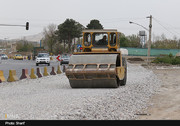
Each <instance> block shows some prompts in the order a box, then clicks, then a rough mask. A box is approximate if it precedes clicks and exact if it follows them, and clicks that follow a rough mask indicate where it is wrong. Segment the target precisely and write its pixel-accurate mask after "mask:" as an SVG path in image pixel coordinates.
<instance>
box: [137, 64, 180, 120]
mask: <svg viewBox="0 0 180 126" xmlns="http://www.w3.org/2000/svg"><path fill="white" fill-rule="evenodd" d="M147 69H150V70H152V71H153V72H154V73H155V74H156V75H157V77H158V78H159V79H160V80H161V81H162V85H161V87H160V88H159V90H158V92H157V94H156V95H154V96H153V97H152V99H151V100H150V101H149V104H150V103H152V104H153V105H152V106H150V107H149V108H148V109H147V110H145V111H144V112H143V113H144V114H142V115H140V116H139V118H138V119H140V120H179V119H180V67H179V66H149V68H147Z"/></svg>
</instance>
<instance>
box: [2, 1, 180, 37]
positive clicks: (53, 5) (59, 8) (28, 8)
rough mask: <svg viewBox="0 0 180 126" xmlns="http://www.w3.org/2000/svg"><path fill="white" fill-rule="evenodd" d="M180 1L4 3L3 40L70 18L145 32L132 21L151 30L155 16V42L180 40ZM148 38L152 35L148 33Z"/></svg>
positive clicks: (123, 29) (57, 23) (107, 27)
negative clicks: (151, 17)
mask: <svg viewBox="0 0 180 126" xmlns="http://www.w3.org/2000/svg"><path fill="white" fill-rule="evenodd" d="M179 12H180V0H0V24H13V25H25V23H26V22H29V24H30V29H29V30H25V27H15V26H0V39H6V40H7V39H15V38H21V37H23V36H29V35H35V34H38V33H41V32H43V29H44V28H45V27H47V26H48V25H49V24H56V25H59V24H61V23H63V22H64V21H65V20H66V19H67V18H70V19H74V20H75V21H77V22H79V23H81V24H82V25H84V26H87V24H89V23H90V20H92V19H97V20H99V21H100V23H101V24H102V25H103V27H104V29H117V30H118V31H119V32H122V33H124V34H125V35H132V34H138V33H139V31H142V30H145V29H143V28H142V27H140V26H138V25H135V24H130V23H129V21H133V22H135V23H138V24H140V25H142V26H144V27H146V28H149V18H146V17H147V16H150V15H152V16H153V29H152V34H153V37H152V39H155V36H161V35H162V34H164V35H165V36H166V37H167V38H170V39H173V38H174V37H175V36H176V37H177V38H178V39H180V15H179ZM147 35H148V31H147Z"/></svg>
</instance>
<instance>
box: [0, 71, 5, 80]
mask: <svg viewBox="0 0 180 126" xmlns="http://www.w3.org/2000/svg"><path fill="white" fill-rule="evenodd" d="M0 80H1V82H4V81H6V79H5V77H4V73H3V71H2V70H0Z"/></svg>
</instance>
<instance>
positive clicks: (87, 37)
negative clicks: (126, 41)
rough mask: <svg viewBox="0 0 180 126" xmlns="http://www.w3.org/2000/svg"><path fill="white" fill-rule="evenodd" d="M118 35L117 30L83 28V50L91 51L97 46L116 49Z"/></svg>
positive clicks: (109, 49) (111, 49)
mask: <svg viewBox="0 0 180 126" xmlns="http://www.w3.org/2000/svg"><path fill="white" fill-rule="evenodd" d="M119 36H120V33H119V32H117V30H111V29H110V30H107V29H106V30H84V31H83V52H92V51H93V50H95V49H98V48H101V49H102V48H103V49H107V51H117V48H118V47H117V46H118V45H117V43H118V41H119Z"/></svg>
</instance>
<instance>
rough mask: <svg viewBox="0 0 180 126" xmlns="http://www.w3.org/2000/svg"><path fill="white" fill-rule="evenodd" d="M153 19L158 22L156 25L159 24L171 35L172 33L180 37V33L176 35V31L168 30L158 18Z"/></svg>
mask: <svg viewBox="0 0 180 126" xmlns="http://www.w3.org/2000/svg"><path fill="white" fill-rule="evenodd" d="M153 19H154V21H156V23H158V24H159V25H160V26H161V27H163V28H164V29H165V30H166V31H168V32H169V33H171V34H172V35H175V36H176V35H177V34H178V35H180V34H179V33H178V32H176V33H174V32H175V31H173V32H172V31H170V30H169V29H168V28H166V27H165V26H164V25H162V24H161V23H160V21H159V20H157V19H156V18H154V17H153Z"/></svg>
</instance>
